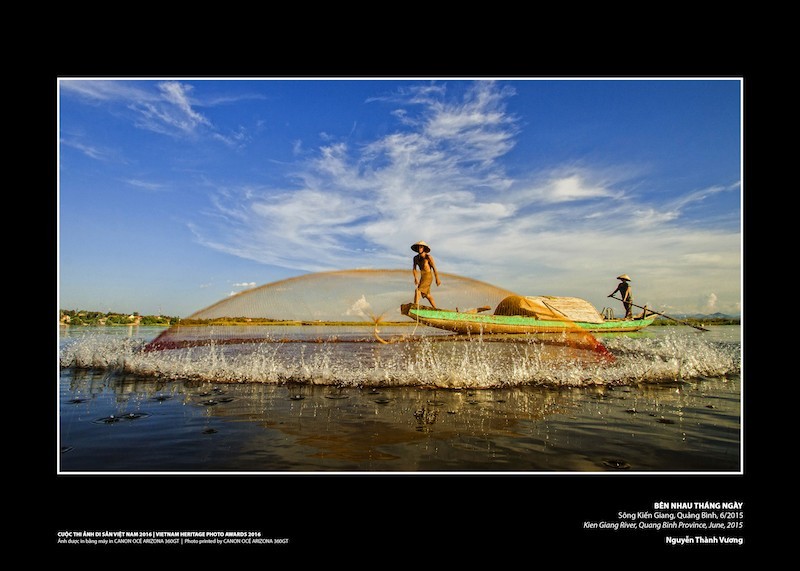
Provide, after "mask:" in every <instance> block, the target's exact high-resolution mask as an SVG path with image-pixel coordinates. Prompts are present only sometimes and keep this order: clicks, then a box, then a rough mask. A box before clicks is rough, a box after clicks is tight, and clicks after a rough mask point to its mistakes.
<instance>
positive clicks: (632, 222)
mask: <svg viewBox="0 0 800 571" xmlns="http://www.w3.org/2000/svg"><path fill="white" fill-rule="evenodd" d="M513 96H514V92H513V91H512V90H510V89H508V88H502V87H499V86H497V85H496V84H494V83H492V82H486V81H480V82H475V84H474V86H473V89H471V90H469V91H467V92H466V93H465V94H464V95H463V96H461V97H458V98H453V97H451V96H450V95H449V94H448V92H447V89H446V87H445V86H444V85H440V84H436V85H434V84H430V85H423V86H419V87H416V88H407V89H406V90H405V91H402V92H396V93H393V94H390V95H386V96H383V97H381V98H379V99H378V98H376V99H374V100H371V102H377V101H381V102H382V103H384V104H387V103H388V104H393V105H395V106H396V108H395V110H394V111H393V112H392V115H393V116H394V117H396V118H398V123H397V126H396V129H395V130H394V131H392V132H390V133H388V134H386V135H385V136H382V137H380V138H378V139H375V140H373V141H371V142H369V143H367V144H365V145H360V146H354V145H352V144H350V143H349V141H347V140H335V139H333V140H328V141H326V142H325V144H324V145H323V146H321V147H319V148H317V149H316V152H315V153H314V155H313V157H312V158H311V159H310V160H307V161H306V162H303V163H300V164H298V165H297V168H296V171H295V172H294V173H293V175H294V176H295V180H296V181H299V182H298V184H297V185H295V186H293V187H291V188H290V187H285V188H274V187H259V186H253V185H250V186H246V187H240V188H230V187H227V186H226V187H224V188H222V187H220V190H219V192H218V193H217V194H216V195H215V196H214V197H213V202H212V206H213V209H212V210H211V211H209V212H208V213H207V214H209V216H208V217H207V218H206V219H205V220H202V221H197V222H195V223H194V225H193V226H192V229H193V231H194V232H195V234H196V236H197V238H198V240H200V241H201V242H203V243H205V244H206V245H208V246H209V247H212V248H214V249H217V250H221V251H225V252H228V253H231V254H234V255H237V256H241V257H244V258H249V259H253V260H257V261H259V262H263V263H265V264H272V265H276V266H281V267H285V268H291V269H295V270H298V271H322V270H329V269H343V268H354V267H373V268H381V267H390V268H397V267H407V266H408V267H410V263H411V262H410V260H411V258H410V256H411V253H410V249H409V246H410V245H411V244H412V243H414V242H416V241H417V240H420V239H424V240H426V241H427V242H428V243H430V244H431V245H432V246H433V253H434V256H435V257H436V258H437V261H439V265H440V270H441V271H446V272H451V273H457V274H461V275H466V276H471V277H475V278H478V279H482V280H484V281H488V282H491V283H495V284H496V285H500V286H503V287H506V288H509V289H515V288H516V289H517V290H518V291H521V292H522V293H527V294H534V293H550V294H556V295H582V296H585V294H586V291H587V290H596V289H597V288H598V287H602V286H603V285H604V284H606V283H608V280H609V279H611V278H613V276H615V275H617V274H618V273H621V272H626V273H630V274H637V275H648V276H651V277H652V280H651V285H650V286H648V287H649V289H648V290H647V293H646V294H645V295H648V296H649V295H652V296H653V297H654V298H658V297H659V296H661V295H666V294H669V293H670V292H669V287H670V286H669V283H670V282H671V281H672V280H674V279H675V276H676V275H678V276H680V279H683V280H687V281H692V282H694V283H696V284H697V287H698V289H697V294H698V295H700V296H707V295H708V292H705V293H704V292H703V289H702V288H703V287H704V286H703V285H702V284H703V283H704V280H707V279H709V278H710V277H713V278H714V279H715V280H717V281H719V279H722V280H723V281H725V280H727V281H728V282H731V281H735V280H736V275H737V267H738V264H739V263H740V260H739V248H738V247H737V244H738V242H739V240H740V236H739V234H738V233H737V232H735V231H731V230H726V229H719V228H713V227H708V228H703V229H696V228H695V229H691V230H687V229H685V228H683V227H682V226H681V225H680V222H681V220H682V217H683V214H684V212H685V210H686V209H687V208H689V207H691V205H695V204H698V203H699V202H700V201H702V200H704V198H705V197H707V196H709V195H711V194H715V193H719V192H722V191H723V190H724V189H725V188H726V187H724V186H720V187H719V188H717V187H714V188H709V189H705V190H702V191H695V192H688V193H686V194H685V195H684V196H682V197H680V198H679V199H677V200H672V201H671V202H670V203H669V204H658V203H654V202H652V200H653V199H652V198H650V199H649V200H648V199H645V198H643V196H644V195H643V194H641V193H639V192H638V191H637V188H638V187H639V186H640V185H646V178H645V179H644V180H643V177H642V175H643V173H642V172H637V171H635V170H634V169H631V168H630V166H622V165H587V164H582V165H580V166H574V165H551V166H550V167H549V168H547V169H546V170H540V171H539V172H530V173H523V174H522V175H519V174H518V175H516V176H513V177H512V176H510V175H509V174H508V172H507V170H506V168H505V166H504V164H503V162H502V161H501V159H503V158H504V157H505V156H506V155H507V154H508V153H509V151H511V150H512V149H513V147H514V143H515V135H516V134H517V133H518V130H519V129H520V125H519V121H518V120H517V119H516V118H515V117H514V116H513V115H512V114H510V113H509V112H508V111H507V106H506V104H507V102H508V100H509V98H511V97H513ZM368 104H371V103H368ZM177 107H178V105H177V104H176V108H177ZM295 146H296V148H297V149H300V148H303V149H306V151H307V150H308V148H307V147H306V145H305V144H304V143H301V142H297V143H296V144H295ZM734 187H735V185H734ZM727 188H729V189H730V188H731V187H727ZM587 276H590V277H589V278H587ZM609 276H610V277H609ZM662 278H663V279H662ZM587 279H590V280H593V283H590V284H587V283H586V280H587ZM564 283H568V284H569V286H567V287H564V285H563V284H564ZM715 283H716V282H715ZM598 284H599V285H598ZM608 285H609V286H612V287H613V280H612V283H608ZM737 287H738V284H736V283H732V284H731V289H732V290H733V289H736V288H737ZM609 290H610V288H609ZM605 293H607V292H605ZM718 294H719V292H718ZM643 301H644V300H643ZM705 301H706V298H704V299H703V300H702V302H703V303H705Z"/></svg>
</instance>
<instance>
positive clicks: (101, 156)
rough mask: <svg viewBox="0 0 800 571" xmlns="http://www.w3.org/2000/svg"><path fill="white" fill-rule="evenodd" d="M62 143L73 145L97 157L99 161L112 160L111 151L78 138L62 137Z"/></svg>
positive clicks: (88, 154) (74, 147)
mask: <svg viewBox="0 0 800 571" xmlns="http://www.w3.org/2000/svg"><path fill="white" fill-rule="evenodd" d="M61 144H62V145H65V146H67V147H71V148H73V149H77V150H78V151H80V152H81V153H83V154H84V155H86V156H87V157H89V158H90V159H95V160H98V161H107V160H110V159H111V157H112V153H111V151H109V150H107V149H102V148H99V147H96V146H94V145H88V144H86V143H83V142H81V141H78V140H77V139H70V138H62V139H61Z"/></svg>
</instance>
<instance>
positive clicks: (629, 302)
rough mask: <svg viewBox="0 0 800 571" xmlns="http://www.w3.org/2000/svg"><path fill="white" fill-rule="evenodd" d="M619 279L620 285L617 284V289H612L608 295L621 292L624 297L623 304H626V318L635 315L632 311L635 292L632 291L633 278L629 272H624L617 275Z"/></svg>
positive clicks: (611, 295)
mask: <svg viewBox="0 0 800 571" xmlns="http://www.w3.org/2000/svg"><path fill="white" fill-rule="evenodd" d="M617 279H618V280H619V285H617V289H615V290H614V291H612V292H611V293H610V294H608V297H614V294H615V293H617V292H619V295H620V297H621V298H622V305H624V306H625V319H627V318H629V317H633V314H632V313H631V307H633V292H632V291H631V284H630V281H631V278H630V277H628V274H622V275H621V276H617Z"/></svg>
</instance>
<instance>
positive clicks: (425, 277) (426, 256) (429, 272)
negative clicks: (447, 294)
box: [411, 240, 442, 309]
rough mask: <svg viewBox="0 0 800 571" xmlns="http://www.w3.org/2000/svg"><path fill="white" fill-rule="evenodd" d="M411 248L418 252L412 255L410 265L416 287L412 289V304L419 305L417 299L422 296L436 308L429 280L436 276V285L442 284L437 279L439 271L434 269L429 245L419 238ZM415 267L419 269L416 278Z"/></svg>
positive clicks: (431, 280) (434, 265)
mask: <svg viewBox="0 0 800 571" xmlns="http://www.w3.org/2000/svg"><path fill="white" fill-rule="evenodd" d="M411 249H412V250H414V251H415V252H418V254H417V255H416V256H414V262H413V264H412V265H411V273H413V274H414V286H415V287H416V289H415V290H414V305H419V299H420V296H422V297H424V298H425V299H427V300H428V301H429V302H430V304H431V307H432V308H433V309H438V308H437V307H436V303H435V302H434V301H433V296H431V282H433V278H434V277H435V278H436V285H437V286H440V285H442V282H441V281H440V280H439V272H437V271H436V264H435V263H434V261H433V256H431V255H430V252H431V247H430V246H428V245H427V244H426V243H425V242H423V241H422V240H420V241H419V242H417V243H416V244H414V245H413V246H411ZM417 268H419V271H420V277H419V279H417Z"/></svg>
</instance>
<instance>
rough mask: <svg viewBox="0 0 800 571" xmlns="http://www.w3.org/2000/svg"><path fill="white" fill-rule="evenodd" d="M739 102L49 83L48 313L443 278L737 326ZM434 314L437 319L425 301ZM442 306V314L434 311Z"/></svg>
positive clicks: (535, 92)
mask: <svg viewBox="0 0 800 571" xmlns="http://www.w3.org/2000/svg"><path fill="white" fill-rule="evenodd" d="M741 98H742V84H741V81H740V80H739V79H738V78H707V79H704V78H692V79H658V78H636V79H609V78H603V79H599V78H598V79H595V78H571V79H509V80H504V79H492V80H489V79H475V78H465V79H458V78H442V79H427V78H424V79H395V78H386V79H376V78H363V79H326V78H318V79H288V78H287V79H278V78H270V79H241V80H236V79H212V78H186V77H176V78H152V79H127V78H103V79H99V78H70V79H66V78H62V79H60V80H59V82H58V105H59V115H58V119H59V123H58V126H57V131H58V133H57V136H58V146H59V155H58V158H59V188H58V200H59V203H58V206H59V221H58V224H59V228H58V231H59V232H58V235H59V243H58V247H59V268H58V269H59V284H58V285H59V304H60V307H61V308H62V309H89V310H97V311H118V312H133V311H138V312H139V313H142V314H157V313H162V314H166V315H178V316H188V315H190V314H192V313H194V312H195V311H197V310H200V309H203V308H205V307H207V306H209V305H211V304H213V303H216V302H217V301H219V300H221V299H223V298H225V297H226V296H228V295H230V294H231V293H236V292H239V291H242V290H244V289H248V288H251V287H254V286H256V285H262V284H266V283H270V282H273V281H277V280H280V279H284V278H288V277H293V276H298V275H302V274H306V273H311V272H317V271H326V270H342V269H353V268H389V269H406V268H407V269H409V284H410V286H411V287H410V289H409V291H410V292H411V291H413V282H412V281H411V276H410V267H411V258H412V256H413V253H412V252H411V251H410V249H409V247H410V245H411V244H412V243H414V242H416V241H417V240H425V241H426V242H428V243H429V244H430V245H431V246H432V248H433V252H432V253H433V255H434V257H435V259H436V262H437V265H438V267H439V270H440V271H441V272H446V273H453V274H458V275H462V276H466V277H471V278H475V279H478V280H481V281H485V282H489V283H491V284H494V285H497V286H500V287H503V288H506V289H509V290H512V291H516V292H518V293H520V294H523V295H540V294H544V295H571V296H577V297H582V298H584V299H588V300H589V301H591V302H592V303H593V304H595V306H597V307H598V309H600V308H602V307H604V306H612V307H615V309H616V310H617V311H619V309H620V307H617V306H619V305H620V304H619V303H617V302H613V301H611V300H608V299H607V298H606V295H607V294H608V293H610V292H611V291H612V290H613V289H614V288H615V287H616V283H617V281H616V279H615V277H616V276H617V275H619V274H620V273H627V274H629V275H630V276H631V277H632V279H633V282H632V283H633V286H634V293H635V299H636V303H637V304H648V305H649V306H650V307H653V308H655V309H659V310H660V311H663V312H666V313H669V312H670V311H671V312H676V313H679V312H680V313H683V312H690V313H691V312H701V313H713V312H716V311H720V312H723V313H737V312H739V311H740V309H741V307H740V302H741V286H742V279H741V264H742V246H741V241H742V226H741V218H742V211H741V208H742V200H741V198H742V192H743V189H742V186H741V176H742V156H741V153H742V143H741V134H742V133H741V130H742V129H741V128H742V125H741V122H742V99H741ZM442 301H444V300H442ZM440 303H442V302H440Z"/></svg>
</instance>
